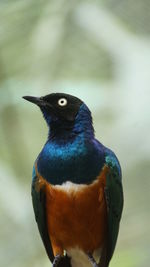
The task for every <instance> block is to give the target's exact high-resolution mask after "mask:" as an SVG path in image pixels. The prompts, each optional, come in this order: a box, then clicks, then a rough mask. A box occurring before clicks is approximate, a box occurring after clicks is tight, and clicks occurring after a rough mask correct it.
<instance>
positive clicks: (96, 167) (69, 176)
mask: <svg viewBox="0 0 150 267" xmlns="http://www.w3.org/2000/svg"><path fill="white" fill-rule="evenodd" d="M55 124H56V125H55V127H54V129H56V127H59V126H58V122H56V121H55ZM104 160H105V159H104V146H103V145H102V144H100V143H98V142H95V139H94V130H93V126H92V119H91V114H90V111H89V110H88V108H87V107H86V105H85V104H82V106H81V107H80V110H79V112H78V115H77V117H76V119H75V123H74V127H73V128H72V131H64V129H63V130H61V127H60V128H59V135H55V134H54V132H53V131H51V129H50V135H49V138H48V141H47V142H46V144H45V146H44V148H43V150H42V151H41V153H40V155H39V157H38V160H37V166H38V171H39V173H40V174H41V175H42V176H43V177H45V179H47V181H49V182H50V183H51V184H62V183H64V182H66V181H71V182H73V183H77V184H81V183H82V184H88V183H91V182H92V181H93V180H94V179H96V177H97V176H98V175H99V172H100V169H101V168H102V166H103V165H104Z"/></svg>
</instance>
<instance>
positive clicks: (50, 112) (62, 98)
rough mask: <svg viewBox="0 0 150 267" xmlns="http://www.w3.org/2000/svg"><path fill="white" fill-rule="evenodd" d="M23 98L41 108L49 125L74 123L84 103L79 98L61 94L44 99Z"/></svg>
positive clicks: (50, 95)
mask: <svg viewBox="0 0 150 267" xmlns="http://www.w3.org/2000/svg"><path fill="white" fill-rule="evenodd" d="M23 98H24V99H26V100H28V101H30V102H32V103H34V104H36V105H38V106H39V107H40V109H41V110H42V112H43V114H44V117H45V119H46V121H47V123H48V124H50V123H51V121H56V120H61V121H67V122H73V121H74V120H75V118H76V115H77V113H78V111H79V109H80V106H81V105H82V103H83V102H82V101H81V100H80V99H79V98H77V97H74V96H71V95H68V94H61V93H53V94H49V95H46V96H44V97H33V96H24V97H23Z"/></svg>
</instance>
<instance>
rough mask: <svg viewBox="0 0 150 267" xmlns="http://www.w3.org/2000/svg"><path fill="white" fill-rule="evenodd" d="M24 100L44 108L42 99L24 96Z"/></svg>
mask: <svg viewBox="0 0 150 267" xmlns="http://www.w3.org/2000/svg"><path fill="white" fill-rule="evenodd" d="M23 98H24V99H25V100H27V101H29V102H32V103H34V104H36V105H38V106H42V105H43V104H44V101H43V99H42V97H34V96H23Z"/></svg>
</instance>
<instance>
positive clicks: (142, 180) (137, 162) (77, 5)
mask: <svg viewBox="0 0 150 267" xmlns="http://www.w3.org/2000/svg"><path fill="white" fill-rule="evenodd" d="M51 92H67V93H70V94H73V95H76V96H78V97H80V98H82V99H83V100H84V101H85V102H86V103H87V104H88V106H89V107H90V109H91V110H92V112H93V117H94V125H95V129H96V136H97V138H98V139H99V140H101V142H102V143H104V144H105V145H107V146H108V147H111V148H112V149H113V150H114V151H115V152H116V154H117V156H118V158H119V159H120V162H121V165H122V169H123V181H124V193H125V207H124V212H123V218H122V222H121V228H120V235H119V239H118V243H117V249H116V251H115V254H114V257H113V260H112V262H111V265H110V266H111V267H141V266H142V267H149V262H150V223H149V221H150V212H149V210H150V208H149V203H150V197H149V192H150V179H149V176H150V138H149V132H150V1H149V0H136V1H129V0H126V1H125V0H101V1H100V0H99V1H98V0H97V1H96V0H91V1H81V0H79V1H77V0H76V1H67V0H55V1H50V0H49V1H46V0H43V1H42V0H41V1H40V0H30V1H29V0H26V1H19V0H18V1H17V0H14V1H11V0H5V1H0V182H1V184H0V266H4V267H10V266H11V267H26V266H28V267H41V266H42V267H48V266H50V263H49V261H48V258H47V256H46V254H45V251H44V248H43V245H42V242H41V239H40V237H39V234H38V230H37V227H36V224H35V220H34V215H33V210H32V204H31V196H30V183H31V173H32V165H33V162H34V160H35V158H36V156H37V155H38V153H39V152H40V150H41V148H42V146H43V144H44V142H45V140H46V137H47V128H46V124H45V123H44V121H43V119H42V115H41V113H40V111H39V110H38V109H37V107H35V106H34V105H31V104H30V103H27V102H25V101H23V100H22V99H21V97H22V96H23V95H35V96H41V95H45V94H47V93H51Z"/></svg>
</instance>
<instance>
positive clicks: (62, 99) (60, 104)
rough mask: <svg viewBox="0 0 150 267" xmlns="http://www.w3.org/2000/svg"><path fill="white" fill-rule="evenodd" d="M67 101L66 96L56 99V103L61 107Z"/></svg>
mask: <svg viewBox="0 0 150 267" xmlns="http://www.w3.org/2000/svg"><path fill="white" fill-rule="evenodd" d="M67 103H68V101H67V99H66V98H60V99H59V100H58V105H59V106H61V107H65V106H66V105H67Z"/></svg>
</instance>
